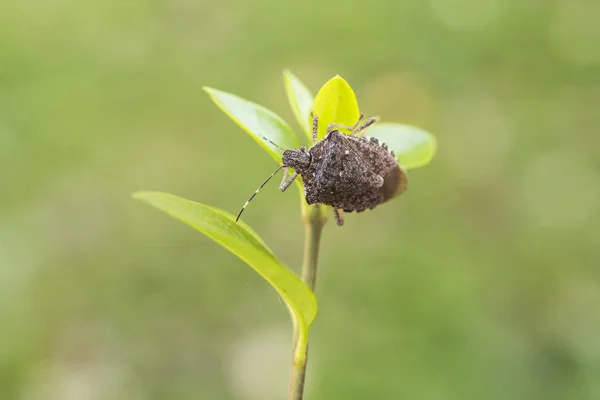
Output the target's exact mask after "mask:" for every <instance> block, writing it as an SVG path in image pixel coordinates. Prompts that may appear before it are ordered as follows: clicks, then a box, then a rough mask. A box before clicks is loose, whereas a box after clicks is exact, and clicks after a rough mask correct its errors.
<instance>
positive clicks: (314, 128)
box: [311, 112, 319, 146]
mask: <svg viewBox="0 0 600 400" xmlns="http://www.w3.org/2000/svg"><path fill="white" fill-rule="evenodd" d="M311 114H312V112H311ZM318 133H319V117H317V116H316V115H314V116H313V126H312V134H313V136H312V139H313V146H314V145H315V144H317V134H318Z"/></svg>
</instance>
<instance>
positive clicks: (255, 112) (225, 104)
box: [204, 87, 300, 163]
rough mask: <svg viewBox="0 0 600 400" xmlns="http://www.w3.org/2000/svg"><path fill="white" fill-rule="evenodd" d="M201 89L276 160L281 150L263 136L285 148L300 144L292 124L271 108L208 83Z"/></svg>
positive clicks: (279, 157) (279, 159)
mask: <svg viewBox="0 0 600 400" xmlns="http://www.w3.org/2000/svg"><path fill="white" fill-rule="evenodd" d="M204 91H206V93H208V95H209V96H210V98H211V99H212V100H213V101H214V102H215V104H216V105H217V106H218V107H219V108H220V109H221V110H223V112H224V113H225V114H227V115H228V116H229V117H230V118H231V119H232V120H234V121H235V123H236V124H238V125H239V126H240V127H241V128H242V129H244V130H245V131H246V132H248V133H249V134H250V136H252V137H253V138H254V140H256V142H257V143H258V144H259V145H260V146H261V147H262V148H264V149H265V150H266V151H267V152H268V153H269V154H270V155H271V156H272V157H273V158H274V159H275V160H276V161H277V162H278V163H279V162H281V154H282V153H283V151H282V150H281V149H279V148H277V147H276V146H274V145H273V144H271V143H269V142H268V141H267V140H265V139H264V137H266V138H267V139H269V140H271V141H272V142H273V143H276V144H277V145H279V146H281V147H282V148H284V149H297V148H298V147H300V143H299V141H298V137H297V136H296V134H295V133H294V131H293V130H292V128H290V126H289V125H288V124H287V123H286V122H285V121H284V120H283V119H281V117H279V116H278V115H277V114H275V113H274V112H272V111H270V110H268V109H266V108H265V107H263V106H261V105H258V104H256V103H252V102H250V101H248V100H244V99H242V98H241V97H238V96H236V95H233V94H231V93H226V92H222V91H220V90H217V89H213V88H209V87H205V88H204Z"/></svg>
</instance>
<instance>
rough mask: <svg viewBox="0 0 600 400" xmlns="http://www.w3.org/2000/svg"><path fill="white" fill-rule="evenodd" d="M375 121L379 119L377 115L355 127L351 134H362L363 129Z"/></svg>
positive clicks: (363, 132) (363, 133)
mask: <svg viewBox="0 0 600 400" xmlns="http://www.w3.org/2000/svg"><path fill="white" fill-rule="evenodd" d="M377 121H379V117H371V118H369V119H368V120H366V121H365V123H364V124H362V125H361V126H359V127H358V128H356V129H355V130H354V131H352V136H364V135H365V130H366V129H367V128H368V127H370V126H371V125H373V124H374V123H375V122H377Z"/></svg>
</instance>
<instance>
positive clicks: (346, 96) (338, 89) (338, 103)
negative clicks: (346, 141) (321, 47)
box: [313, 75, 360, 139]
mask: <svg viewBox="0 0 600 400" xmlns="http://www.w3.org/2000/svg"><path fill="white" fill-rule="evenodd" d="M313 112H314V113H315V115H317V116H318V117H319V134H318V137H319V139H321V138H323V137H324V136H325V132H326V131H327V126H328V125H329V124H331V123H335V124H340V125H347V126H352V125H354V124H355V123H356V121H357V120H358V117H359V116H360V111H359V108H358V102H357V101H356V95H355V94H354V91H353V90H352V87H351V86H350V85H349V84H348V82H346V81H345V80H344V78H342V77H341V76H340V75H336V76H334V77H333V78H331V79H330V80H329V81H327V82H326V83H325V84H324V85H323V86H322V87H321V89H320V90H319V93H317V97H316V98H315V102H314V106H313ZM340 130H341V131H342V132H345V133H349V131H348V130H344V129H340Z"/></svg>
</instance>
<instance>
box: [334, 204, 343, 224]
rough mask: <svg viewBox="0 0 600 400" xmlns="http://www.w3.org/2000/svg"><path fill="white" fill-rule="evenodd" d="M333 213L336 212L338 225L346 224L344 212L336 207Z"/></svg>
mask: <svg viewBox="0 0 600 400" xmlns="http://www.w3.org/2000/svg"><path fill="white" fill-rule="evenodd" d="M333 213H334V214H335V223H336V224H338V226H342V225H344V212H343V211H342V210H338V209H337V208H334V209H333Z"/></svg>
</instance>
